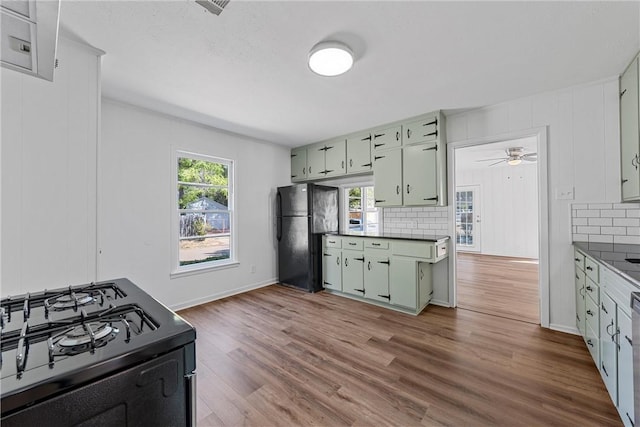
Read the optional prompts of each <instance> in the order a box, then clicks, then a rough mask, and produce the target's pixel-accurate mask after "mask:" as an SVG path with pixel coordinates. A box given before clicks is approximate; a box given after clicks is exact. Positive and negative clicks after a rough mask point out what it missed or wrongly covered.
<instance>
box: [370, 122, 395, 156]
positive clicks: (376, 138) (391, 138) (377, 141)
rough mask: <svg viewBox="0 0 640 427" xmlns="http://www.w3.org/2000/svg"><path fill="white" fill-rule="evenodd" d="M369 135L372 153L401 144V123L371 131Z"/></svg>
mask: <svg viewBox="0 0 640 427" xmlns="http://www.w3.org/2000/svg"><path fill="white" fill-rule="evenodd" d="M370 135H371V151H373V152H374V153H376V152H379V151H381V150H388V149H390V148H396V147H400V146H401V145H402V125H397V126H391V127H388V128H385V129H378V130H376V131H373V132H371V133H370Z"/></svg>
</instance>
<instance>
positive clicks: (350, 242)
mask: <svg viewBox="0 0 640 427" xmlns="http://www.w3.org/2000/svg"><path fill="white" fill-rule="evenodd" d="M362 243H363V242H362V239H352V238H350V237H347V238H344V239H342V247H343V248H344V249H351V250H353V251H361V250H362V247H363V244H362Z"/></svg>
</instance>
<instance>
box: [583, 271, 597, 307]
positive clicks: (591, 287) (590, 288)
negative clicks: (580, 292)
mask: <svg viewBox="0 0 640 427" xmlns="http://www.w3.org/2000/svg"><path fill="white" fill-rule="evenodd" d="M584 289H585V292H586V294H587V295H588V296H589V297H590V298H591V299H592V300H593V302H595V303H596V305H598V304H600V286H598V285H596V284H595V283H594V282H593V280H591V279H590V278H588V277H587V278H586V281H585V288H584Z"/></svg>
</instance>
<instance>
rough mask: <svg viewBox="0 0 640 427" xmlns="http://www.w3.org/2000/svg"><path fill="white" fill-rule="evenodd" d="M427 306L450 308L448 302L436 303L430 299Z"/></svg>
mask: <svg viewBox="0 0 640 427" xmlns="http://www.w3.org/2000/svg"><path fill="white" fill-rule="evenodd" d="M429 305H439V306H440V307H447V308H451V304H449V301H438V300H434V299H432V300H431V301H429Z"/></svg>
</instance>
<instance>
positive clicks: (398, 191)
mask: <svg viewBox="0 0 640 427" xmlns="http://www.w3.org/2000/svg"><path fill="white" fill-rule="evenodd" d="M396 194H400V186H399V185H396Z"/></svg>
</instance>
